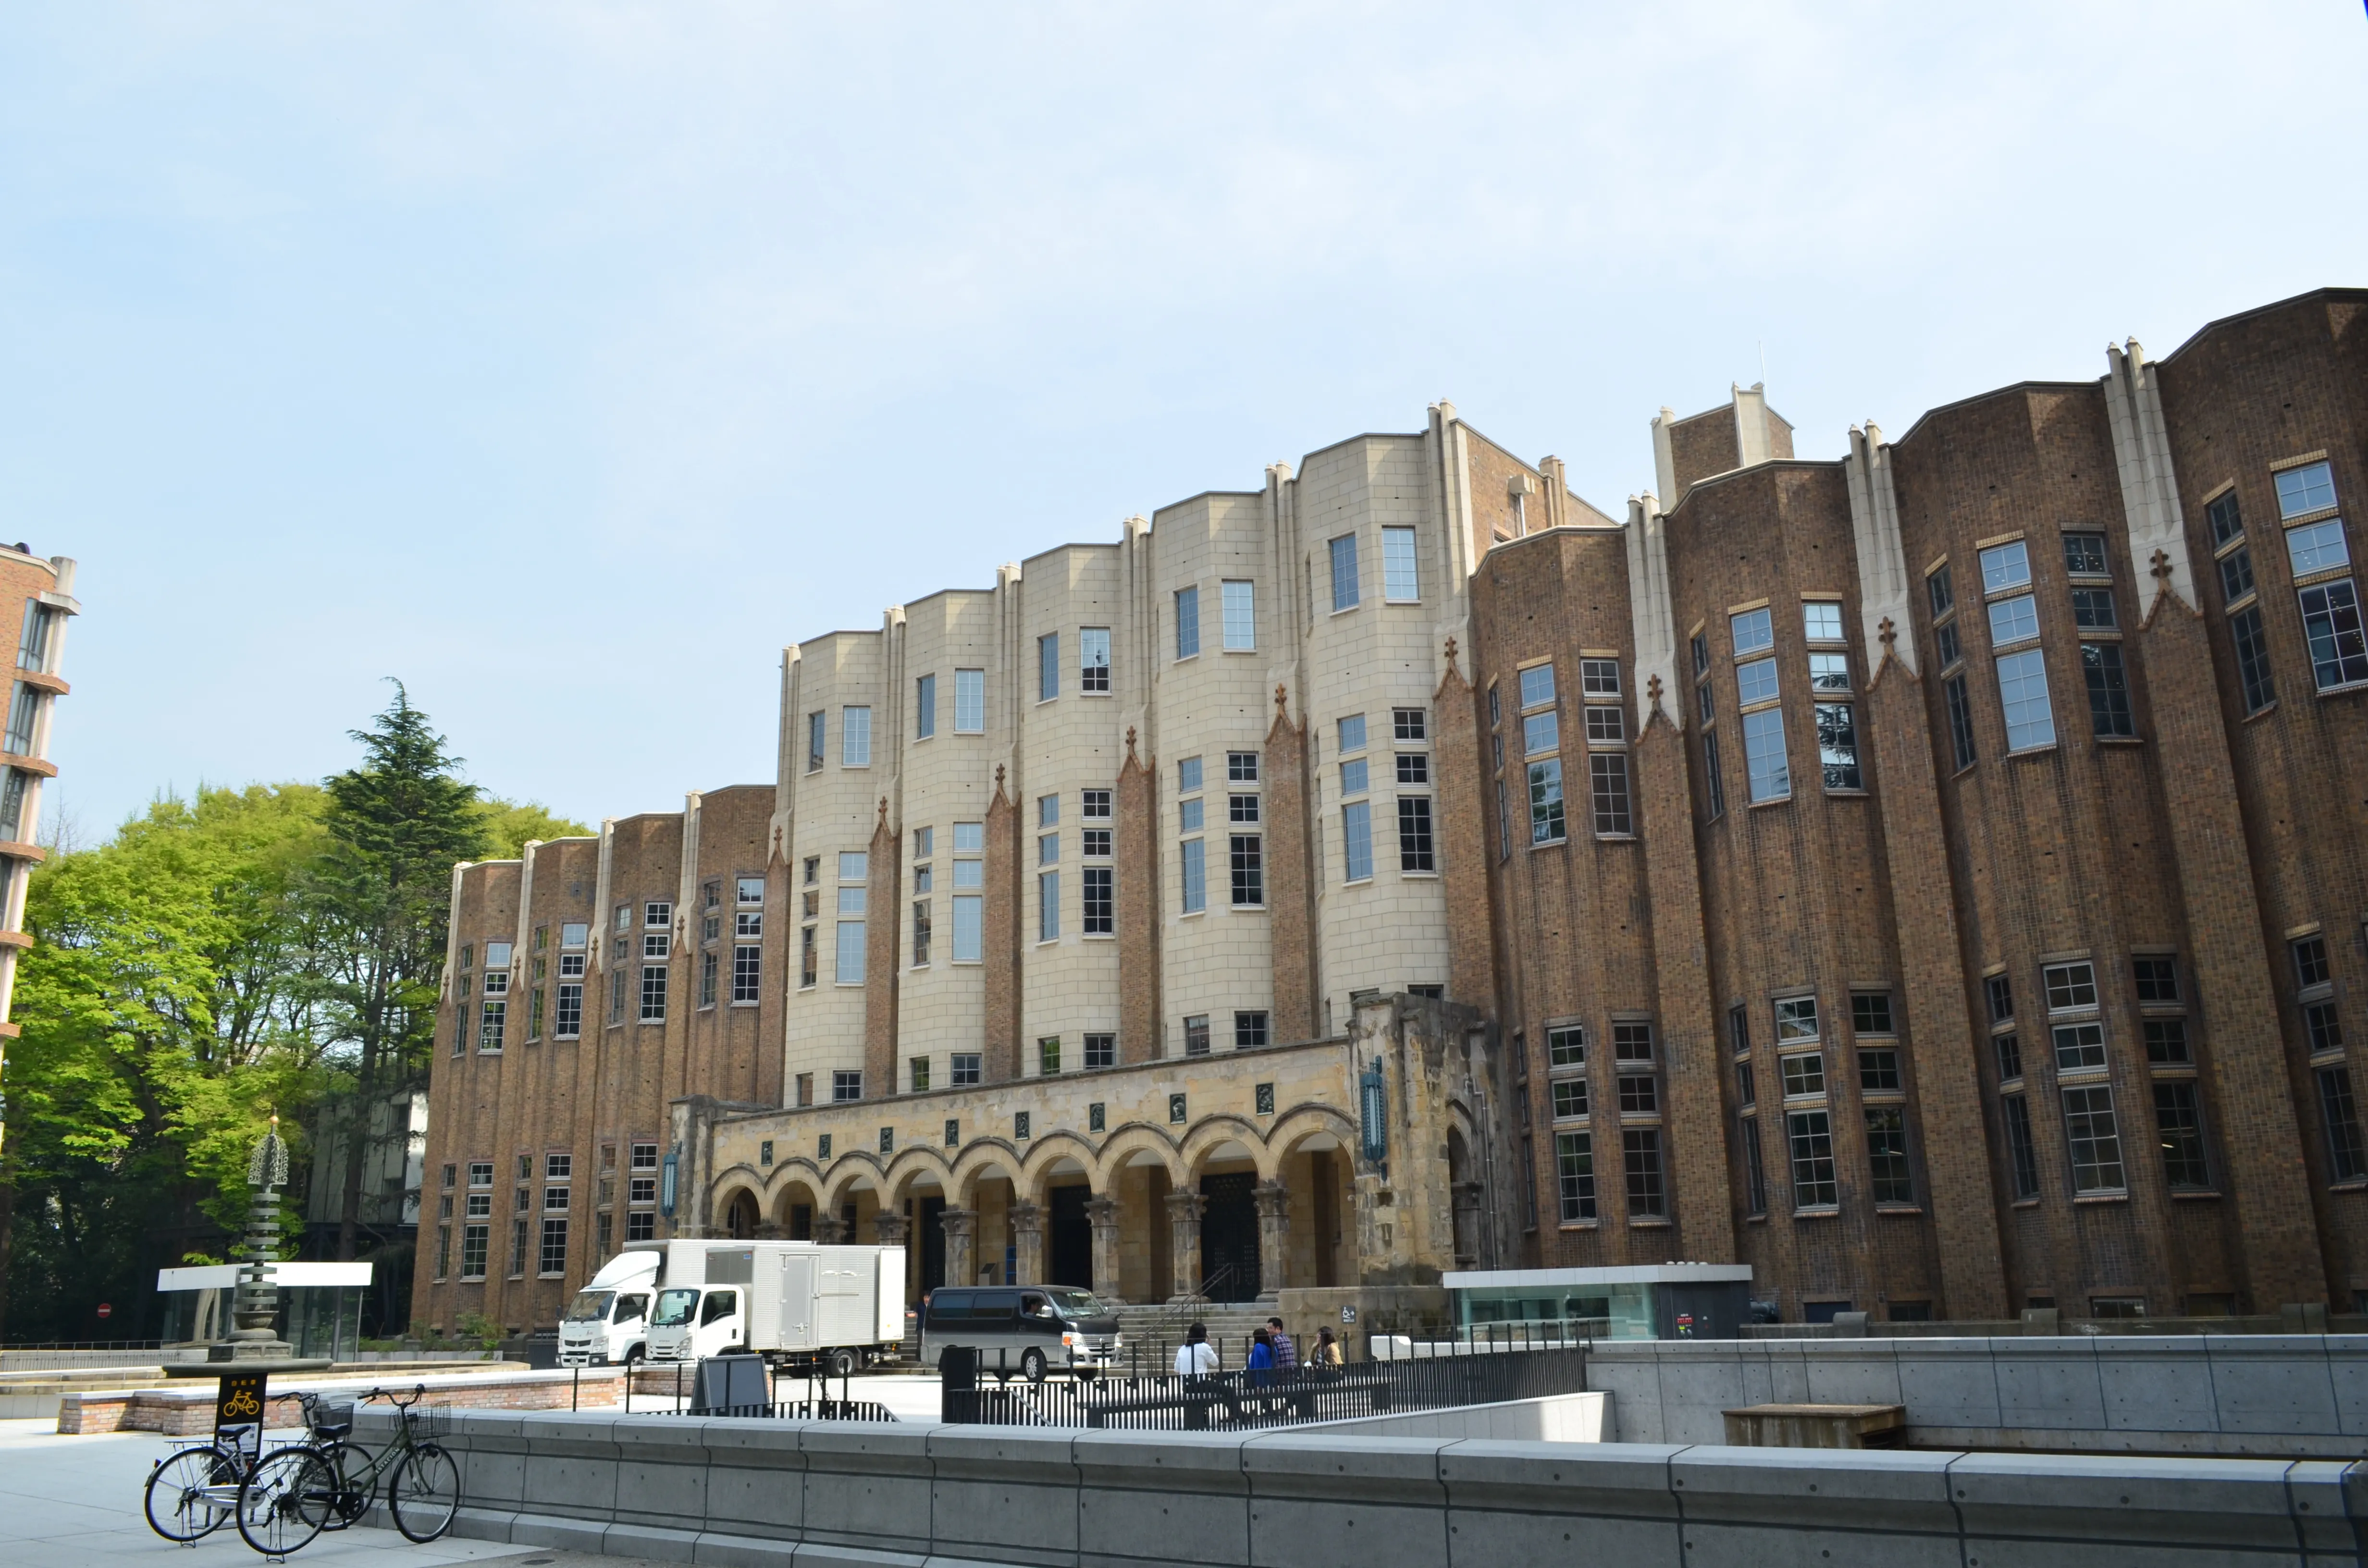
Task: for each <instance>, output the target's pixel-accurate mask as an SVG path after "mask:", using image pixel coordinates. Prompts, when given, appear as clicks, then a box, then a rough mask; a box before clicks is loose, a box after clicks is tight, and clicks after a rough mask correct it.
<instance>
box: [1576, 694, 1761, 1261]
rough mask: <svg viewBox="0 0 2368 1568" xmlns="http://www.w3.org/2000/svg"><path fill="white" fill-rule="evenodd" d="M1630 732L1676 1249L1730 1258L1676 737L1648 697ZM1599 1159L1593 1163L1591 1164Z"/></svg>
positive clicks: (1720, 1111) (1728, 1189)
mask: <svg viewBox="0 0 2368 1568" xmlns="http://www.w3.org/2000/svg"><path fill="white" fill-rule="evenodd" d="M1653 704H1654V705H1653V707H1652V709H1651V710H1650V716H1649V717H1648V718H1647V719H1646V721H1645V724H1644V726H1643V733H1641V734H1639V735H1638V736H1637V737H1636V746H1635V759H1636V782H1637V790H1636V794H1637V800H1636V806H1637V814H1638V821H1637V826H1638V828H1639V830H1640V835H1641V836H1642V837H1643V839H1644V841H1645V884H1646V887H1647V888H1648V889H1649V891H1650V895H1651V898H1652V901H1653V908H1652V929H1653V960H1654V962H1653V989H1654V998H1653V1005H1654V1010H1655V1011H1656V1013H1657V1014H1658V1015H1659V1016H1660V1021H1661V1051H1662V1060H1663V1062H1666V1063H1667V1064H1668V1085H1669V1150H1668V1161H1669V1177H1670V1187H1671V1189H1672V1196H1673V1198H1674V1202H1673V1203H1672V1205H1671V1208H1672V1210H1673V1211H1674V1213H1675V1215H1676V1218H1677V1221H1678V1239H1679V1242H1680V1243H1681V1244H1682V1245H1683V1246H1684V1249H1685V1252H1684V1256H1689V1257H1697V1258H1703V1259H1715V1260H1719V1261H1725V1260H1727V1259H1730V1258H1733V1257H1734V1256H1735V1255H1736V1254H1735V1200H1734V1196H1733V1194H1734V1187H1733V1183H1732V1180H1731V1178H1730V1176H1729V1175H1728V1170H1729V1167H1728V1164H1727V1153H1726V1115H1725V1108H1724V1101H1723V1099H1722V1095H1721V1089H1720V1085H1721V1084H1722V1083H1723V1082H1724V1080H1725V1058H1724V1056H1723V1055H1722V1053H1721V1051H1720V1049H1719V1043H1718V1033H1717V1025H1716V1023H1715V1021H1714V1015H1713V1010H1712V1007H1711V1001H1710V957H1709V953H1708V951H1707V949H1706V948H1705V946H1704V944H1703V940H1702V877H1701V873H1700V870H1699V869H1698V868H1697V867H1696V864H1695V858H1694V823H1693V815H1694V813H1693V794H1692V786H1691V783H1690V782H1689V780H1688V777H1687V772H1686V742H1685V735H1684V734H1683V733H1682V732H1680V731H1679V729H1678V727H1677V726H1676V725H1675V724H1673V723H1671V722H1669V717H1668V714H1667V713H1666V712H1664V711H1663V710H1662V709H1661V707H1660V704H1659V693H1657V692H1656V693H1654V695H1653ZM1599 1164H1600V1162H1599Z"/></svg>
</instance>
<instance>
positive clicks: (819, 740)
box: [806, 713, 828, 773]
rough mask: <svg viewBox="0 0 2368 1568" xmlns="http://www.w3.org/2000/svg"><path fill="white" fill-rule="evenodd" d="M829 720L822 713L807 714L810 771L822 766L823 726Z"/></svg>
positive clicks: (807, 750)
mask: <svg viewBox="0 0 2368 1568" xmlns="http://www.w3.org/2000/svg"><path fill="white" fill-rule="evenodd" d="M826 722H828V721H827V717H826V716H825V715H824V714H822V713H809V714H807V715H806V771H807V772H808V773H812V772H814V771H815V770H816V769H818V768H820V767H822V754H823V728H824V725H825V723H826Z"/></svg>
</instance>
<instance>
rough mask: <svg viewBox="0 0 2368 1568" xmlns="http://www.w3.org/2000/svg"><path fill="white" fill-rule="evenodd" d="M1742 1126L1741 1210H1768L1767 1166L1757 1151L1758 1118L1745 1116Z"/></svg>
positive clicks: (1753, 1212) (1749, 1212) (1762, 1212)
mask: <svg viewBox="0 0 2368 1568" xmlns="http://www.w3.org/2000/svg"><path fill="white" fill-rule="evenodd" d="M1742 1127H1743V1211H1744V1212H1745V1213H1747V1214H1765V1213H1767V1212H1768V1166H1767V1162H1766V1161H1765V1160H1764V1159H1763V1158H1762V1157H1761V1155H1760V1153H1759V1119H1758V1118H1757V1117H1749V1116H1747V1117H1745V1118H1744V1119H1743V1121H1742Z"/></svg>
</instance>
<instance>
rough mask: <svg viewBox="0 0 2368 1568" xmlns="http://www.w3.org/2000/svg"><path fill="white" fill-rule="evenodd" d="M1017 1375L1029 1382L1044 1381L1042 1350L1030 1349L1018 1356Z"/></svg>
mask: <svg viewBox="0 0 2368 1568" xmlns="http://www.w3.org/2000/svg"><path fill="white" fill-rule="evenodd" d="M1019 1375H1020V1376H1021V1377H1023V1378H1026V1379H1027V1380H1028V1381H1030V1382H1031V1383H1041V1382H1042V1381H1044V1352H1042V1350H1030V1351H1029V1352H1027V1353H1026V1354H1025V1355H1023V1356H1021V1357H1020V1358H1019Z"/></svg>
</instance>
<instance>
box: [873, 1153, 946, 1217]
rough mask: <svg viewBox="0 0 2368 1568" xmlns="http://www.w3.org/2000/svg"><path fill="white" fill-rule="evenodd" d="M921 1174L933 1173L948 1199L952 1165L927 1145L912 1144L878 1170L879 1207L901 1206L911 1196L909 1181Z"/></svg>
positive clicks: (911, 1183) (911, 1189)
mask: <svg viewBox="0 0 2368 1568" xmlns="http://www.w3.org/2000/svg"><path fill="white" fill-rule="evenodd" d="M923 1176H935V1177H936V1178H937V1182H938V1185H939V1187H943V1188H944V1189H945V1191H946V1195H947V1200H948V1201H949V1202H951V1200H952V1195H953V1182H954V1173H953V1166H952V1165H950V1164H949V1163H948V1162H947V1160H946V1157H945V1156H944V1155H943V1154H942V1153H939V1151H937V1150H936V1149H932V1148H930V1147H928V1145H927V1144H918V1143H916V1144H912V1145H909V1146H908V1147H906V1148H904V1149H901V1150H899V1151H898V1152H897V1154H896V1157H895V1158H894V1159H893V1160H891V1161H889V1162H888V1167H887V1169H886V1170H885V1171H884V1172H882V1176H881V1185H880V1202H881V1206H882V1208H902V1207H903V1206H904V1203H905V1199H907V1198H909V1197H911V1196H912V1193H913V1184H914V1183H915V1182H916V1181H918V1180H919V1179H920V1178H921V1177H923Z"/></svg>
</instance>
